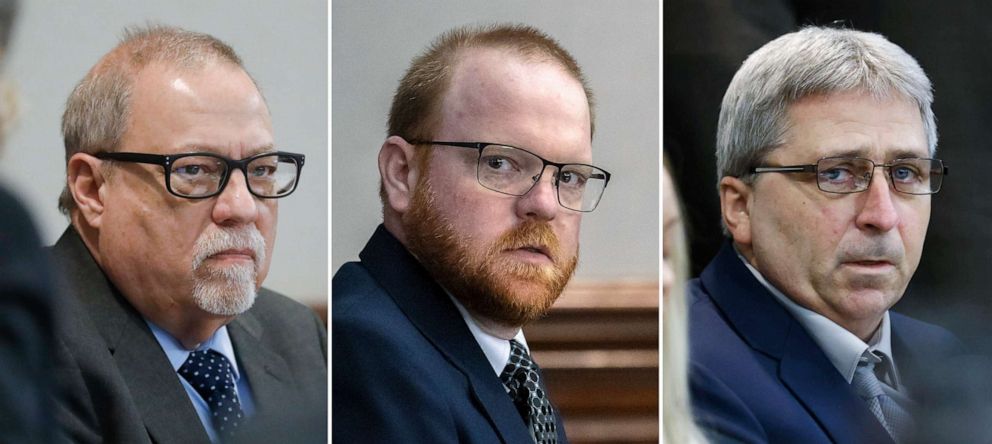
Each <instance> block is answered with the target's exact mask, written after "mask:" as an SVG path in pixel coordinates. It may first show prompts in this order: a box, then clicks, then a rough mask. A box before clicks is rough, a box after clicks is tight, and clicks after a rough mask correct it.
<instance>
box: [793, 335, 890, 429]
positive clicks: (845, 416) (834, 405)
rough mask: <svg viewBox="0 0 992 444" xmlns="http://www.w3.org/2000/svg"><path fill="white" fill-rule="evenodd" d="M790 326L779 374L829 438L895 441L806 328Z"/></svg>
mask: <svg viewBox="0 0 992 444" xmlns="http://www.w3.org/2000/svg"><path fill="white" fill-rule="evenodd" d="M790 329H791V330H792V331H791V332H790V333H789V334H787V339H786V344H785V348H784V353H783V355H782V361H781V364H780V365H779V377H780V378H781V379H782V383H784V384H785V386H786V387H788V388H789V390H791V391H792V393H793V394H795V395H796V398H798V399H799V400H800V401H801V402H802V403H803V405H805V406H806V409H807V410H809V412H810V414H811V415H812V416H813V417H814V418H816V420H817V422H819V423H820V425H821V426H822V427H823V429H824V430H826V432H827V434H828V435H830V438H831V439H832V440H833V441H834V442H839V443H848V442H850V443H857V442H864V443H891V442H893V441H892V438H891V437H890V436H889V434H888V432H886V431H885V429H884V428H882V425H881V423H879V422H878V420H877V419H875V416H874V415H872V413H871V411H870V410H868V407H867V404H866V403H865V402H864V401H863V400H862V399H861V398H860V397H858V396H857V394H856V393H855V392H854V391H853V390H852V389H851V386H850V384H848V383H847V381H845V380H844V378H843V377H841V375H840V373H839V372H838V371H837V369H836V368H835V367H834V366H833V364H832V363H831V362H830V360H829V359H828V358H827V357H826V355H825V354H824V353H823V352H822V351H821V350H820V347H819V346H818V345H817V344H816V343H815V342H814V341H813V339H812V338H811V337H810V336H809V334H807V333H806V330H805V329H803V328H802V326H801V325H799V323H798V322H793V323H792V325H791V326H790Z"/></svg>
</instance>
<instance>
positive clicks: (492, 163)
mask: <svg viewBox="0 0 992 444" xmlns="http://www.w3.org/2000/svg"><path fill="white" fill-rule="evenodd" d="M482 164H483V165H485V166H486V168H488V169H489V170H492V171H495V172H510V171H516V170H517V167H516V165H515V164H514V163H513V161H511V160H510V159H509V158H507V157H503V156H486V157H483V158H482Z"/></svg>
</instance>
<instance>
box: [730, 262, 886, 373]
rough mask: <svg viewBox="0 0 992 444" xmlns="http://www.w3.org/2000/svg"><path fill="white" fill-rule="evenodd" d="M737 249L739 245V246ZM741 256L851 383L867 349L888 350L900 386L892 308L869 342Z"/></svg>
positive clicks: (749, 268)
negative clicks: (788, 292)
mask: <svg viewBox="0 0 992 444" xmlns="http://www.w3.org/2000/svg"><path fill="white" fill-rule="evenodd" d="M735 251H736V247H735ZM737 257H738V258H739V259H740V260H741V262H743V263H744V266H745V267H747V269H748V271H750V272H751V274H752V275H754V278H755V279H757V280H758V282H760V283H761V285H762V286H763V287H765V288H766V289H768V291H769V292H770V293H771V294H772V295H773V296H775V299H776V300H777V301H778V302H779V303H780V304H782V306H783V307H785V309H786V310H787V311H788V312H789V313H790V314H791V315H792V317H794V318H795V319H796V320H797V321H798V322H799V324H800V325H802V326H803V328H805V329H806V331H807V332H808V333H809V334H810V336H812V337H813V341H815V342H816V344H817V345H819V346H820V349H821V350H823V352H824V354H826V355H827V358H828V359H829V360H830V363H832V364H833V365H834V367H836V368H837V371H838V372H840V374H841V376H843V377H844V380H846V381H847V382H848V383H849V384H850V383H851V381H852V380H853V379H854V371H855V370H857V369H858V361H859V360H860V359H861V356H862V355H863V354H864V353H865V351H872V352H876V353H881V354H884V355H885V356H887V357H888V359H889V363H890V365H891V370H892V372H891V374H892V378H893V380H892V381H890V382H891V385H892V386H893V387H898V386H899V377H898V372H897V371H896V364H895V357H894V356H893V355H892V333H891V324H890V322H889V311H888V310H886V311H885V314H883V315H882V325H881V326H880V327H879V328H878V329H876V330H875V334H874V335H872V337H871V339H869V341H868V343H867V344H866V343H865V342H864V341H862V340H861V338H859V337H857V336H856V335H855V334H854V333H851V332H849V331H847V329H845V328H844V327H841V326H840V325H837V324H836V323H834V321H831V320H830V319H827V317H826V316H823V315H821V314H819V313H817V312H815V311H813V310H810V309H808V308H805V307H803V306H801V305H799V304H797V303H795V302H794V301H793V300H792V299H790V298H789V297H787V296H786V295H785V294H784V293H782V292H781V291H779V289H777V288H775V286H773V285H772V284H770V283H769V282H768V281H767V280H766V279H765V277H764V276H762V275H761V272H759V271H758V270H757V269H756V268H754V267H753V266H751V264H750V263H749V262H748V261H747V259H745V258H744V256H742V255H741V254H740V252H737Z"/></svg>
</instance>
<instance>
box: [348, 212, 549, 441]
mask: <svg viewBox="0 0 992 444" xmlns="http://www.w3.org/2000/svg"><path fill="white" fill-rule="evenodd" d="M359 257H360V259H361V262H349V263H347V264H345V265H344V266H342V267H341V269H339V270H338V272H337V273H336V274H335V275H334V280H333V284H332V286H333V294H332V297H331V301H332V302H331V316H332V318H331V332H332V333H331V343H332V347H331V353H332V375H333V376H332V378H333V381H332V383H331V393H332V415H333V418H332V421H331V423H332V430H331V433H332V436H333V439H334V441H335V442H362V443H396V442H403V443H431V444H442V443H486V444H490V443H514V444H516V443H533V442H534V441H533V439H532V438H531V436H530V431H529V430H528V428H527V426H526V424H525V423H524V420H523V419H522V418H521V416H520V414H519V413H517V410H516V408H515V407H514V406H513V402H512V401H511V400H510V397H509V396H508V395H507V393H506V389H505V388H504V386H503V384H502V383H501V382H500V380H499V377H498V376H497V375H496V373H495V372H494V371H493V368H492V366H491V365H490V364H489V361H488V360H487V359H486V356H485V354H484V353H483V352H482V349H481V348H480V347H479V344H478V343H477V342H476V341H475V338H474V337H473V336H472V333H471V332H470V331H469V329H468V326H467V325H465V321H464V319H462V317H461V314H460V313H459V312H458V309H457V308H456V307H455V305H454V303H453V302H452V301H451V299H450V298H449V297H448V296H447V294H446V293H445V292H444V290H443V289H441V287H440V286H439V285H438V284H437V283H436V282H435V281H434V279H432V278H431V277H430V275H428V273H427V271H426V270H425V269H424V268H423V267H422V266H421V265H420V263H419V262H417V260H416V259H415V258H414V257H413V256H412V255H410V253H409V252H408V251H407V250H406V248H405V247H404V246H403V245H402V244H401V243H400V242H399V241H398V240H397V239H396V238H395V237H393V235H392V234H390V233H389V232H388V231H386V229H385V228H384V227H383V226H381V225H380V226H379V228H378V229H377V230H376V232H375V234H373V235H372V238H371V239H370V240H369V242H368V244H367V245H366V246H365V249H364V250H363V251H362V252H361V254H360V255H359ZM558 424H559V427H558V430H559V442H562V443H566V442H567V441H566V439H565V434H564V427H561V424H562V423H561V421H560V419H559V422H558Z"/></svg>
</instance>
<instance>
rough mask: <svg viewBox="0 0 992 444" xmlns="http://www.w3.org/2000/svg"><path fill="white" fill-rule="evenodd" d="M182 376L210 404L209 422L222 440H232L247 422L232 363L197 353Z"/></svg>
mask: <svg viewBox="0 0 992 444" xmlns="http://www.w3.org/2000/svg"><path fill="white" fill-rule="evenodd" d="M179 375H180V376H182V377H183V378H185V379H186V381H187V382H189V384H190V385H191V386H193V389H194V390H196V392H197V393H199V394H200V396H201V397H203V400H204V401H206V402H207V406H208V407H210V419H211V421H212V422H213V424H214V430H216V431H217V434H218V435H219V436H220V438H221V439H222V440H225V439H229V438H230V437H231V436H233V435H234V433H235V432H236V431H237V430H238V426H239V425H241V424H242V423H243V422H244V412H243V411H242V410H241V402H240V401H239V400H238V392H237V391H236V390H235V385H236V384H235V382H234V371H233V370H232V369H231V362H230V361H228V360H227V358H226V357H224V355H222V354H220V353H218V352H216V351H214V350H197V351H194V352H193V353H190V354H189V357H188V358H186V362H184V363H183V365H182V367H179Z"/></svg>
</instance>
